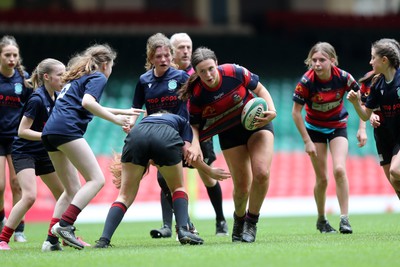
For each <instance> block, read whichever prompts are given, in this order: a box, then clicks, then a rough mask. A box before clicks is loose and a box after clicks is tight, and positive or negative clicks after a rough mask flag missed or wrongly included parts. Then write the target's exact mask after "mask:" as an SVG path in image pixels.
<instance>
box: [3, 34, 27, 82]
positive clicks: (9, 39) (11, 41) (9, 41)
mask: <svg viewBox="0 0 400 267" xmlns="http://www.w3.org/2000/svg"><path fill="white" fill-rule="evenodd" d="M8 45H12V46H15V47H16V48H17V49H18V61H17V64H16V66H15V68H16V69H17V71H18V73H19V75H20V76H21V77H22V79H23V81H24V86H25V87H28V88H32V84H31V83H30V81H29V80H27V79H26V78H25V73H24V71H25V67H24V66H23V65H22V57H21V55H20V53H19V45H18V43H17V41H16V40H15V38H14V36H11V35H5V36H3V37H2V38H1V39H0V54H1V53H2V52H3V48H4V47H6V46H8Z"/></svg>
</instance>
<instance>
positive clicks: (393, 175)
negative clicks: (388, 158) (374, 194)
mask: <svg viewBox="0 0 400 267" xmlns="http://www.w3.org/2000/svg"><path fill="white" fill-rule="evenodd" d="M389 173H390V182H392V183H393V182H398V181H400V169H397V168H396V169H394V168H393V169H392V168H390V170H389Z"/></svg>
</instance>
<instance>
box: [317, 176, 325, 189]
mask: <svg viewBox="0 0 400 267" xmlns="http://www.w3.org/2000/svg"><path fill="white" fill-rule="evenodd" d="M315 186H316V187H318V188H327V187H328V177H326V176H324V177H317V181H316V183H315Z"/></svg>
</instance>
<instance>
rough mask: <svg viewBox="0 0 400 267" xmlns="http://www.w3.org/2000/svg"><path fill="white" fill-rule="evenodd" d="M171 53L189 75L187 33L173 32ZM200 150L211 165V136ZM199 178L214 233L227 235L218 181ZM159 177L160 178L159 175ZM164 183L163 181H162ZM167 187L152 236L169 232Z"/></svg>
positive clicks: (181, 68) (191, 72)
mask: <svg viewBox="0 0 400 267" xmlns="http://www.w3.org/2000/svg"><path fill="white" fill-rule="evenodd" d="M170 42H171V46H172V50H173V54H172V59H173V62H174V63H175V64H177V65H178V69H180V70H184V71H185V72H186V73H187V74H189V75H191V74H193V73H194V69H193V67H192V63H191V59H192V48H193V43H192V40H191V38H190V36H189V35H188V34H187V33H175V34H173V35H172V36H171V38H170ZM200 146H201V152H202V153H203V158H204V162H206V163H207V164H208V165H210V166H211V164H212V163H213V162H214V161H215V160H216V159H217V158H216V155H215V153H214V144H213V140H212V138H210V139H209V140H205V141H203V142H201V143H200ZM198 172H199V175H200V178H201V180H202V181H203V183H204V185H205V187H206V189H207V193H208V196H209V198H210V201H211V204H212V206H213V208H214V211H215V215H216V229H215V234H216V235H217V236H226V235H228V224H227V222H226V220H225V216H224V211H223V207H222V190H221V186H220V184H219V182H218V181H217V180H215V179H213V178H212V177H209V176H208V175H206V174H205V173H203V172H202V171H201V170H198ZM159 178H162V177H161V176H159ZM164 184H165V182H164ZM166 189H168V187H167V186H166V184H165V186H163V187H162V191H161V194H160V199H161V209H162V217H163V227H161V228H159V229H153V230H151V231H150V235H151V236H152V237H154V238H158V237H166V236H165V233H169V232H170V228H168V225H172V215H173V210H172V206H171V204H172V199H171V196H172V195H171V192H169V190H168V191H167V192H164V191H166Z"/></svg>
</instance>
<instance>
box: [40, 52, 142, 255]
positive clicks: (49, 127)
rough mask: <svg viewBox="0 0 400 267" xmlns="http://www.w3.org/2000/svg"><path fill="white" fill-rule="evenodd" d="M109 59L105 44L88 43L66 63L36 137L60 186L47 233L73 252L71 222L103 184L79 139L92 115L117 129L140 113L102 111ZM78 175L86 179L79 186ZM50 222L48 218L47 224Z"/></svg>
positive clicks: (111, 56)
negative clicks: (60, 83)
mask: <svg viewBox="0 0 400 267" xmlns="http://www.w3.org/2000/svg"><path fill="white" fill-rule="evenodd" d="M115 58H116V52H115V51H114V50H113V49H112V48H111V47H109V46H108V45H93V46H91V47H89V48H87V49H86V50H85V51H84V52H83V53H82V54H78V55H77V56H76V57H74V58H72V59H71V62H70V64H69V65H68V67H69V68H68V70H67V71H66V73H65V74H64V76H63V82H64V84H65V86H64V88H63V89H62V90H61V93H60V95H59V96H58V98H57V102H56V104H55V106H54V109H53V112H52V113H51V115H50V117H49V119H48V121H47V123H46V125H45V127H44V129H43V133H42V141H43V144H44V146H45V148H46V150H47V151H48V152H49V156H50V159H51V161H52V162H53V165H54V168H55V170H56V173H57V175H58V177H59V178H60V180H61V182H62V184H63V185H64V192H63V194H62V195H61V197H60V198H59V199H58V201H57V203H56V207H55V210H54V214H57V213H59V212H60V213H62V216H61V220H60V221H59V222H57V223H55V224H54V225H53V227H52V229H51V232H52V233H53V234H54V235H56V236H58V237H60V238H62V239H63V240H64V241H65V242H66V243H67V244H68V245H70V246H72V247H75V248H77V249H83V247H84V246H83V244H82V243H81V242H80V241H79V240H78V239H77V238H76V237H75V234H74V232H75V227H74V226H73V224H74V222H75V221H76V219H77V217H78V215H79V213H80V212H81V211H82V209H83V208H85V207H86V206H87V204H88V203H89V202H90V200H92V199H93V198H94V197H95V196H96V194H97V193H98V192H99V191H100V189H101V188H102V187H103V186H104V182H105V181H104V174H103V172H102V171H101V168H100V166H99V163H98V162H97V160H96V157H95V155H94V154H93V151H92V150H91V149H90V147H89V145H88V143H87V142H86V140H85V139H84V138H83V134H84V133H85V132H86V128H87V126H88V123H89V122H90V121H91V120H92V118H93V116H94V115H96V116H99V117H101V118H103V119H105V120H108V121H110V122H113V123H115V124H117V125H120V126H123V125H129V121H130V117H129V116H127V115H138V114H139V112H142V111H143V110H135V109H113V108H105V107H103V106H101V105H100V104H99V102H100V98H101V96H102V93H103V90H104V88H105V86H106V83H107V79H108V77H109V76H110V75H111V72H112V67H113V64H114V59H115ZM118 114H119V115H118ZM78 171H79V172H80V173H81V174H82V176H83V178H84V179H85V181H86V183H85V184H84V185H83V186H82V187H81V184H80V180H79V176H78ZM66 203H67V205H68V204H69V206H68V208H67V209H65V207H66V205H65V204H66ZM55 221H56V220H55V219H54V218H53V219H52V223H54V222H55Z"/></svg>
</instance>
